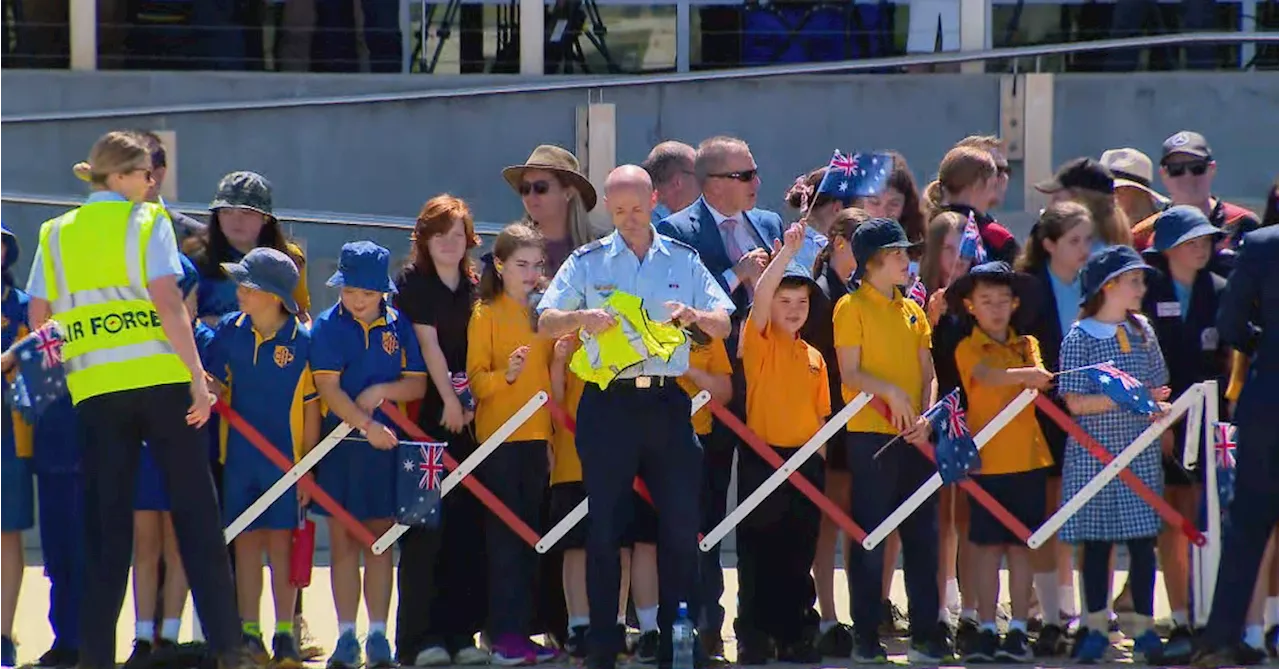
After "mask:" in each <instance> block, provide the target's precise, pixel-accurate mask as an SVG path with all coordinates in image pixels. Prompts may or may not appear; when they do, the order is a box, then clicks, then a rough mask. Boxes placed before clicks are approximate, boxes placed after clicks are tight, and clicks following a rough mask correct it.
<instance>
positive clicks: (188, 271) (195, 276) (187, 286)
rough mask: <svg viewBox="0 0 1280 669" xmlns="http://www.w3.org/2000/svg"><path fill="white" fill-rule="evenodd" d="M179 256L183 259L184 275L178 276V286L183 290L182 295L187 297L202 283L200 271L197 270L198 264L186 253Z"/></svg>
mask: <svg viewBox="0 0 1280 669" xmlns="http://www.w3.org/2000/svg"><path fill="white" fill-rule="evenodd" d="M178 257H179V258H180V259H181V260H182V276H180V277H178V288H179V289H180V290H182V296H183V297H186V296H188V295H190V294H191V291H193V290H195V289H196V286H198V285H200V272H198V271H196V266H195V264H194V263H192V262H191V259H190V258H188V257H187V256H185V255H179V256H178Z"/></svg>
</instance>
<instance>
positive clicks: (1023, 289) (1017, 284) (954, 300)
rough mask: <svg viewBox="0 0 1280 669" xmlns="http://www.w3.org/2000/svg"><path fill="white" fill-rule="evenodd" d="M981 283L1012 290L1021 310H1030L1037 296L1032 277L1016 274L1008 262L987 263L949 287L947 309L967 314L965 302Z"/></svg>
mask: <svg viewBox="0 0 1280 669" xmlns="http://www.w3.org/2000/svg"><path fill="white" fill-rule="evenodd" d="M979 281H984V282H991V283H1001V284H1004V285H1007V286H1009V287H1010V288H1012V289H1013V296H1014V297H1016V298H1018V303H1019V306H1018V308H1019V309H1027V308H1030V307H1031V302H1032V301H1033V299H1034V296H1035V294H1036V287H1035V286H1036V280H1035V279H1034V278H1032V277H1031V276H1030V275H1028V274H1023V273H1022V272H1015V271H1014V269H1013V268H1012V267H1010V266H1009V263H1007V262H1003V261H995V262H987V263H982V264H981V265H975V266H973V267H972V268H970V269H969V272H968V273H967V274H965V275H964V276H962V277H960V278H958V279H956V280H955V281H953V282H952V283H951V285H950V286H947V292H946V297H947V309H948V310H949V311H950V312H951V313H953V314H963V313H966V312H965V310H964V300H965V298H967V297H969V296H970V295H972V294H973V289H974V287H975V286H976V285H977V284H978V282H979Z"/></svg>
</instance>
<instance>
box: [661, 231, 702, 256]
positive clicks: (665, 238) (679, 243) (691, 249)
mask: <svg viewBox="0 0 1280 669" xmlns="http://www.w3.org/2000/svg"><path fill="white" fill-rule="evenodd" d="M658 236H659V237H661V238H662V241H663V242H665V243H667V244H672V245H675V246H679V247H680V248H682V249H684V250H686V251H688V252H689V253H692V254H693V255H695V256H696V255H698V249H696V248H694V247H693V246H692V245H690V244H686V243H684V242H682V241H680V240H679V239H676V238H675V237H668V236H666V235H662V234H659V235H658Z"/></svg>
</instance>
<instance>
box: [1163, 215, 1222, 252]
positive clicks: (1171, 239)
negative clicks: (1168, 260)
mask: <svg viewBox="0 0 1280 669" xmlns="http://www.w3.org/2000/svg"><path fill="white" fill-rule="evenodd" d="M1155 229H1156V234H1155V238H1154V239H1153V240H1152V244H1151V245H1152V247H1153V248H1155V249H1156V250H1157V251H1168V250H1169V249H1171V248H1173V247H1175V246H1177V245H1179V244H1181V243H1183V242H1189V241H1191V240H1193V239H1198V238H1200V237H1214V238H1217V237H1221V236H1222V235H1223V232H1222V230H1221V229H1220V228H1219V227H1218V226H1216V225H1214V224H1212V223H1210V222H1209V217H1207V216H1205V215H1204V212H1203V211H1200V208H1199V207H1192V206H1190V205H1185V204H1180V205H1177V206H1174V207H1169V208H1168V209H1165V210H1164V211H1162V212H1160V216H1158V217H1156V225H1155Z"/></svg>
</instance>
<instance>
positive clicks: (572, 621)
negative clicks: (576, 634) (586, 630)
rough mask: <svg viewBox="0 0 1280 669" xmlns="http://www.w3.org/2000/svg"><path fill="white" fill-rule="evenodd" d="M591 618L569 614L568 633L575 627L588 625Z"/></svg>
mask: <svg viewBox="0 0 1280 669" xmlns="http://www.w3.org/2000/svg"><path fill="white" fill-rule="evenodd" d="M590 626H591V618H589V617H587V616H569V633H570V634H572V633H573V628H575V627H590Z"/></svg>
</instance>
